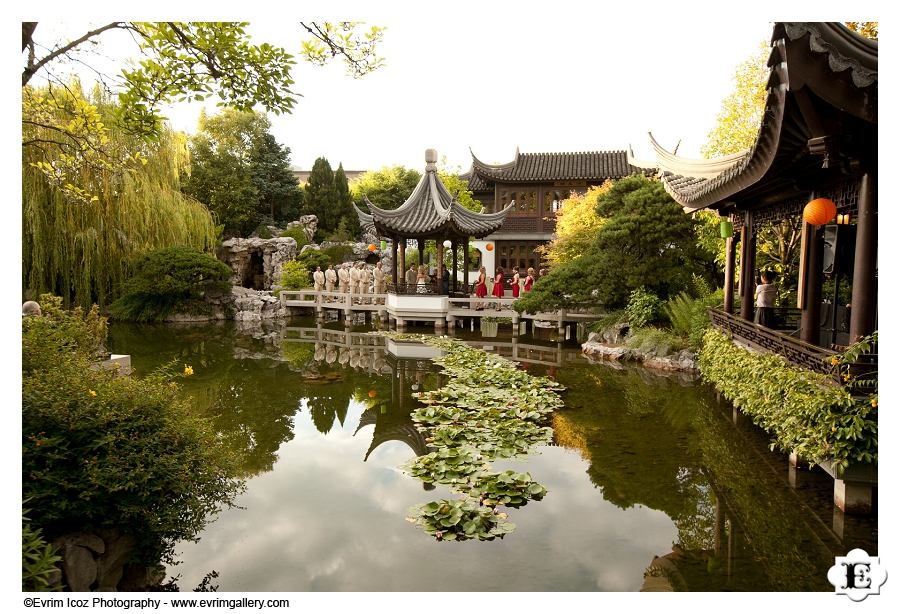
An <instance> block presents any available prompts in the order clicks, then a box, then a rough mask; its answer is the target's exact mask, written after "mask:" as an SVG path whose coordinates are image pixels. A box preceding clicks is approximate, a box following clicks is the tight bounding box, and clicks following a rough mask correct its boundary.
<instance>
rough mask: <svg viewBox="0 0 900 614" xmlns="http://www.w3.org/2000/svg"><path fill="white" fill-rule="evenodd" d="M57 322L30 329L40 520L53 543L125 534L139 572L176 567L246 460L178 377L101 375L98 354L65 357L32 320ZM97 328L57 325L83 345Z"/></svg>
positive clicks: (25, 420)
mask: <svg viewBox="0 0 900 614" xmlns="http://www.w3.org/2000/svg"><path fill="white" fill-rule="evenodd" d="M55 318H56V314H54V313H53V312H52V311H51V312H48V314H47V315H46V316H45V317H43V318H26V319H25V320H23V349H24V351H23V365H24V368H23V373H22V491H23V493H22V494H23V497H24V498H25V499H26V500H29V501H30V502H31V505H32V510H33V511H32V521H33V522H34V525H35V526H36V527H38V528H40V529H41V530H42V531H43V532H44V534H45V535H46V536H47V539H49V540H52V539H55V538H57V537H59V536H61V535H64V534H66V533H69V532H73V531H86V530H94V529H98V528H118V529H119V530H120V531H122V532H123V533H126V534H130V535H132V536H134V537H135V538H136V539H137V540H138V546H137V550H136V558H137V559H138V562H140V563H145V564H155V563H158V562H160V560H162V561H165V562H171V561H172V554H173V548H174V546H175V544H176V543H177V542H179V541H182V540H191V539H195V538H196V536H197V534H198V532H199V531H200V530H201V529H202V528H203V526H204V525H205V523H206V519H207V517H208V516H210V515H211V514H214V513H216V512H218V511H219V510H220V509H221V508H222V507H223V506H226V505H231V504H232V502H233V501H234V498H235V497H236V496H237V494H238V493H239V492H240V490H241V488H242V484H241V482H240V481H239V480H238V479H237V478H236V477H235V476H236V475H237V462H236V459H235V457H234V455H233V453H232V452H231V451H230V450H229V449H228V448H226V447H225V446H224V445H223V444H222V442H221V441H220V439H219V438H218V436H217V435H216V433H215V431H214V430H213V429H212V428H211V426H210V424H209V423H208V422H207V421H205V420H204V419H202V418H199V417H198V416H196V415H195V414H193V413H192V412H191V411H190V408H189V407H188V405H187V403H186V402H185V401H183V400H180V399H179V394H178V386H177V385H176V384H175V383H174V382H172V381H170V380H171V379H172V376H168V375H165V374H164V373H162V372H160V373H157V374H154V375H153V376H150V377H147V378H145V379H142V380H139V379H135V378H132V377H117V376H116V374H115V373H113V372H111V371H108V370H102V369H96V368H92V359H93V356H92V354H91V351H90V349H91V347H90V345H91V344H84V345H83V346H78V347H75V348H71V346H69V345H65V344H62V347H61V344H60V342H59V340H58V339H55V338H53V337H52V336H50V337H48V336H43V334H42V333H43V331H44V330H46V328H47V327H46V326H44V325H42V324H38V323H37V322H35V321H33V320H42V319H55ZM89 325H90V322H89V321H87V322H85V323H84V324H79V318H77V317H75V316H71V317H69V318H68V319H66V318H65V317H64V318H63V322H62V323H57V326H58V327H61V326H66V327H69V328H70V329H72V330H74V332H75V333H76V336H77V337H80V338H83V339H89V338H91V337H92V335H93V333H92V332H91V331H90V330H87V329H88V328H89ZM79 328H80V329H81V330H78V329H79ZM52 356H55V357H56V361H55V362H54V363H53V364H45V360H46V359H47V358H48V357H52ZM188 374H189V370H188V369H187V368H186V369H185V375H184V376H185V377H186V376H187V375H188Z"/></svg>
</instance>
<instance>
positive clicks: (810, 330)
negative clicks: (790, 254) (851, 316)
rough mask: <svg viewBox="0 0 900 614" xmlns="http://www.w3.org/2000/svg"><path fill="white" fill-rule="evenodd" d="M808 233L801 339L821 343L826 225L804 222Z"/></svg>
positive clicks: (804, 229) (801, 314) (816, 343)
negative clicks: (823, 257)
mask: <svg viewBox="0 0 900 614" xmlns="http://www.w3.org/2000/svg"><path fill="white" fill-rule="evenodd" d="M803 232H804V233H806V258H805V260H806V266H805V268H804V273H803V279H804V284H803V287H802V288H801V289H800V290H801V291H802V292H803V311H801V313H800V339H801V340H802V341H806V342H807V343H812V344H813V345H819V331H820V329H821V322H820V321H819V319H820V316H821V314H822V250H823V249H824V247H825V228H824V226H814V225H812V224H807V223H806V222H803Z"/></svg>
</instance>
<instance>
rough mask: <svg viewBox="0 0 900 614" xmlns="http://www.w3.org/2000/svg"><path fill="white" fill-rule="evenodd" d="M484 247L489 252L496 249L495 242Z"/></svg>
mask: <svg viewBox="0 0 900 614" xmlns="http://www.w3.org/2000/svg"><path fill="white" fill-rule="evenodd" d="M484 249H486V250H487V251H489V252H492V251H494V244H493V243H488V244H487V245H485V246H484Z"/></svg>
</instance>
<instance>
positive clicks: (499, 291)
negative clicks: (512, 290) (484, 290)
mask: <svg viewBox="0 0 900 614" xmlns="http://www.w3.org/2000/svg"><path fill="white" fill-rule="evenodd" d="M491 296H495V297H497V298H503V267H501V266H498V267H497V274H496V275H494V289H493V290H492V291H491ZM497 311H500V303H497Z"/></svg>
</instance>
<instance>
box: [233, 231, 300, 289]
mask: <svg viewBox="0 0 900 614" xmlns="http://www.w3.org/2000/svg"><path fill="white" fill-rule="evenodd" d="M216 255H217V256H218V258H219V260H222V261H223V262H224V263H225V264H227V265H228V266H230V267H231V270H232V272H233V273H232V276H231V283H232V284H233V285H235V286H243V287H247V288H254V289H257V290H269V289H271V288H272V286H273V285H274V284H277V283H278V282H279V281H280V280H281V268H282V266H283V265H284V263H285V262H290V261H291V260H293V259H294V258H295V257H296V256H297V242H296V241H295V240H294V239H293V238H291V237H276V238H274V239H260V238H250V239H239V238H233V239H228V240H227V241H223V242H222V245H221V247H220V248H219V250H218V251H217V254H216Z"/></svg>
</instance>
